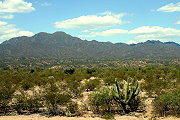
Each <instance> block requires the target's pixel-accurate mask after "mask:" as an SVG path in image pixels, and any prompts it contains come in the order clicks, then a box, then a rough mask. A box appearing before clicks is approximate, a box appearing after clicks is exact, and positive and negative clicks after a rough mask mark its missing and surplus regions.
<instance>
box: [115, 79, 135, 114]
mask: <svg viewBox="0 0 180 120" xmlns="http://www.w3.org/2000/svg"><path fill="white" fill-rule="evenodd" d="M112 94H113V98H114V100H115V101H116V102H118V103H119V104H120V105H121V106H122V108H123V111H124V113H127V109H126V106H127V105H129V103H130V101H131V100H134V99H135V97H136V96H137V95H138V94H139V84H138V81H136V82H135V81H134V80H133V79H130V78H129V79H128V80H127V81H125V80H124V81H123V82H122V83H119V82H118V81H117V80H116V85H115V87H113V89H112Z"/></svg>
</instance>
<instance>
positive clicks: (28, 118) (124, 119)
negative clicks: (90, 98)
mask: <svg viewBox="0 0 180 120" xmlns="http://www.w3.org/2000/svg"><path fill="white" fill-rule="evenodd" d="M0 120H104V119H102V118H97V117H95V118H90V117H59V116H55V117H45V116H41V115H38V114H33V115H17V116H0ZM115 120H151V119H149V118H141V117H133V116H118V115H117V116H115ZM152 120H153V119H152ZM156 120H180V118H175V117H168V118H158V119H156Z"/></svg>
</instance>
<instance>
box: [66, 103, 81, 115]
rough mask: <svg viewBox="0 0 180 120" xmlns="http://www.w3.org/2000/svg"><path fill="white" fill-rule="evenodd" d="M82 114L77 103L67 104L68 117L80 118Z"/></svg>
mask: <svg viewBox="0 0 180 120" xmlns="http://www.w3.org/2000/svg"><path fill="white" fill-rule="evenodd" d="M79 114H80V113H79V111H78V104H77V103H76V102H73V101H72V102H69V103H68V104H67V112H66V116H68V117H73V116H78V115H79Z"/></svg>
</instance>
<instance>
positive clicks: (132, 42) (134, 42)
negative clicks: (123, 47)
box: [127, 40, 138, 44]
mask: <svg viewBox="0 0 180 120" xmlns="http://www.w3.org/2000/svg"><path fill="white" fill-rule="evenodd" d="M137 43H138V41H136V40H130V41H128V42H127V44H137Z"/></svg>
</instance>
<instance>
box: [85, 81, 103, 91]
mask: <svg viewBox="0 0 180 120" xmlns="http://www.w3.org/2000/svg"><path fill="white" fill-rule="evenodd" d="M100 83H101V82H100V80H98V79H94V80H89V81H88V82H86V83H85V89H87V91H88V90H90V91H92V90H94V89H95V88H97V87H98V86H99V85H100Z"/></svg>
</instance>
